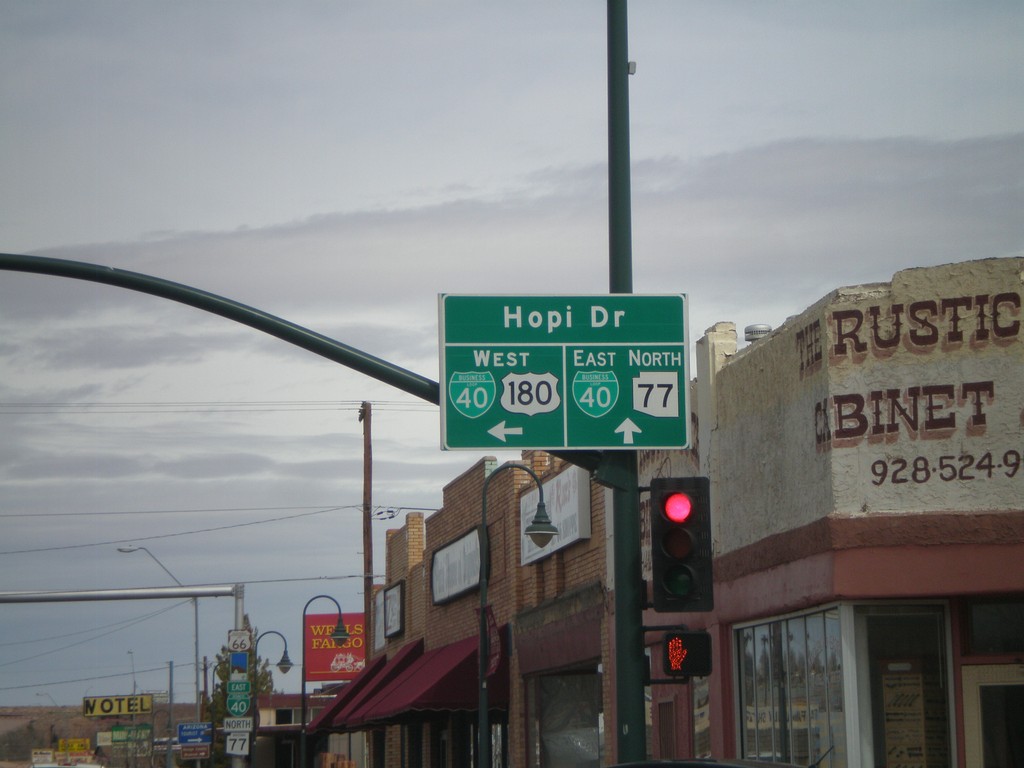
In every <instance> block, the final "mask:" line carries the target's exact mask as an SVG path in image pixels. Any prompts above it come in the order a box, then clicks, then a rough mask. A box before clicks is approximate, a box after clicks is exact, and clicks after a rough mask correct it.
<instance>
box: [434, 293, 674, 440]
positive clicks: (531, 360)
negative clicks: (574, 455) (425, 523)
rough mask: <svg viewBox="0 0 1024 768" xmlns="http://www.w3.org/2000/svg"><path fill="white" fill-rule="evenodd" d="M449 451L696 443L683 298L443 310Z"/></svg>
mask: <svg viewBox="0 0 1024 768" xmlns="http://www.w3.org/2000/svg"><path fill="white" fill-rule="evenodd" d="M439 312H440V322H439V328H440V332H441V344H440V350H441V388H442V402H441V433H442V439H441V443H442V447H444V448H447V449H462V448H465V449H473V450H480V449H483V450H493V449H496V448H545V449H554V450H560V449H639V448H685V447H687V446H688V445H689V433H688V429H687V426H688V425H687V414H688V413H689V409H688V408H687V405H686V389H687V382H688V380H689V376H688V375H687V367H688V363H687V347H686V333H687V323H686V297H685V296H684V295H682V294H668V295H655V296H638V295H633V294H612V295H608V294H603V295H594V296H578V295H577V296H466V295H452V294H444V295H442V296H441V297H440V301H439Z"/></svg>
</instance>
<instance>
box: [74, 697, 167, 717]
mask: <svg viewBox="0 0 1024 768" xmlns="http://www.w3.org/2000/svg"><path fill="white" fill-rule="evenodd" d="M152 712H153V696H152V694H149V693H141V694H139V695H137V696H87V697H85V698H84V699H82V714H83V715H85V716H86V717H115V716H117V715H149V714H152Z"/></svg>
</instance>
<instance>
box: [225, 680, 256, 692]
mask: <svg viewBox="0 0 1024 768" xmlns="http://www.w3.org/2000/svg"><path fill="white" fill-rule="evenodd" d="M227 686H228V695H232V694H241V695H244V696H249V695H250V694H251V693H252V683H251V682H249V681H248V680H228V681H227Z"/></svg>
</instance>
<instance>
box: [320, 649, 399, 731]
mask: <svg viewBox="0 0 1024 768" xmlns="http://www.w3.org/2000/svg"><path fill="white" fill-rule="evenodd" d="M387 660H388V657H387V656H385V655H384V654H381V655H380V656H378V657H377V658H375V659H371V660H370V661H368V662H366V666H365V667H363V669H362V671H361V672H360V673H359V674H358V675H356V676H355V677H354V678H352V681H351V682H350V683H347V684H346V685H345V686H344V687H343V688H342V689H341V690H340V691H339V692H338V695H337V696H335V697H334V700H333V701H332V702H331V704H330V706H327V707H324V708H323V709H322V710H321V711H320V712H319V713H317V716H316V717H314V718H313V719H312V720H310V721H309V727H307V728H306V730H307V731H308V732H310V733H313V732H315V731H318V730H320V729H322V728H329V727H330V725H331V722H332V721H333V720H334V718H335V716H336V715H337V714H338V713H339V712H341V710H342V709H344V707H345V705H346V704H348V703H349V702H350V701H351V700H352V699H353V697H355V696H356V695H357V694H358V693H359V692H360V691H364V690H366V688H367V686H369V685H371V684H372V683H373V681H374V678H375V677H376V676H377V675H378V674H379V673H380V671H381V670H382V669H384V666H385V665H386V664H387Z"/></svg>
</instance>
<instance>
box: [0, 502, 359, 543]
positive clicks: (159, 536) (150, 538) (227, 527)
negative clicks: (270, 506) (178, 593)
mask: <svg viewBox="0 0 1024 768" xmlns="http://www.w3.org/2000/svg"><path fill="white" fill-rule="evenodd" d="M341 509H361V506H356V505H351V506H347V507H329V508H327V509H318V510H316V511H314V512H301V513H299V514H297V515H284V516H282V517H273V518H269V519H267V520H252V521H250V522H247V523H234V524H232V525H218V526H213V527H211V528H200V529H198V530H193V531H179V532H177V533H162V534H156V535H153V536H132V537H131V538H127V539H111V540H109V541H94V542H91V543H86V544H64V545H61V546H54V547H33V548H29V549H10V550H6V551H0V555H25V554H32V553H35V552H61V551H64V550H69V549H85V548H87V547H108V546H111V545H114V544H130V543H134V542H137V541H155V540H157V539H173V538H177V537H179V536H194V535H196V534H200V533H212V532H214V531H227V530H233V529H236V528H248V527H251V526H254V525H265V524H266V523H278V522H283V521H285V520H297V519H299V518H302V517H312V516H313V515H322V514H324V513H325V512H336V511H338V510H341Z"/></svg>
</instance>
